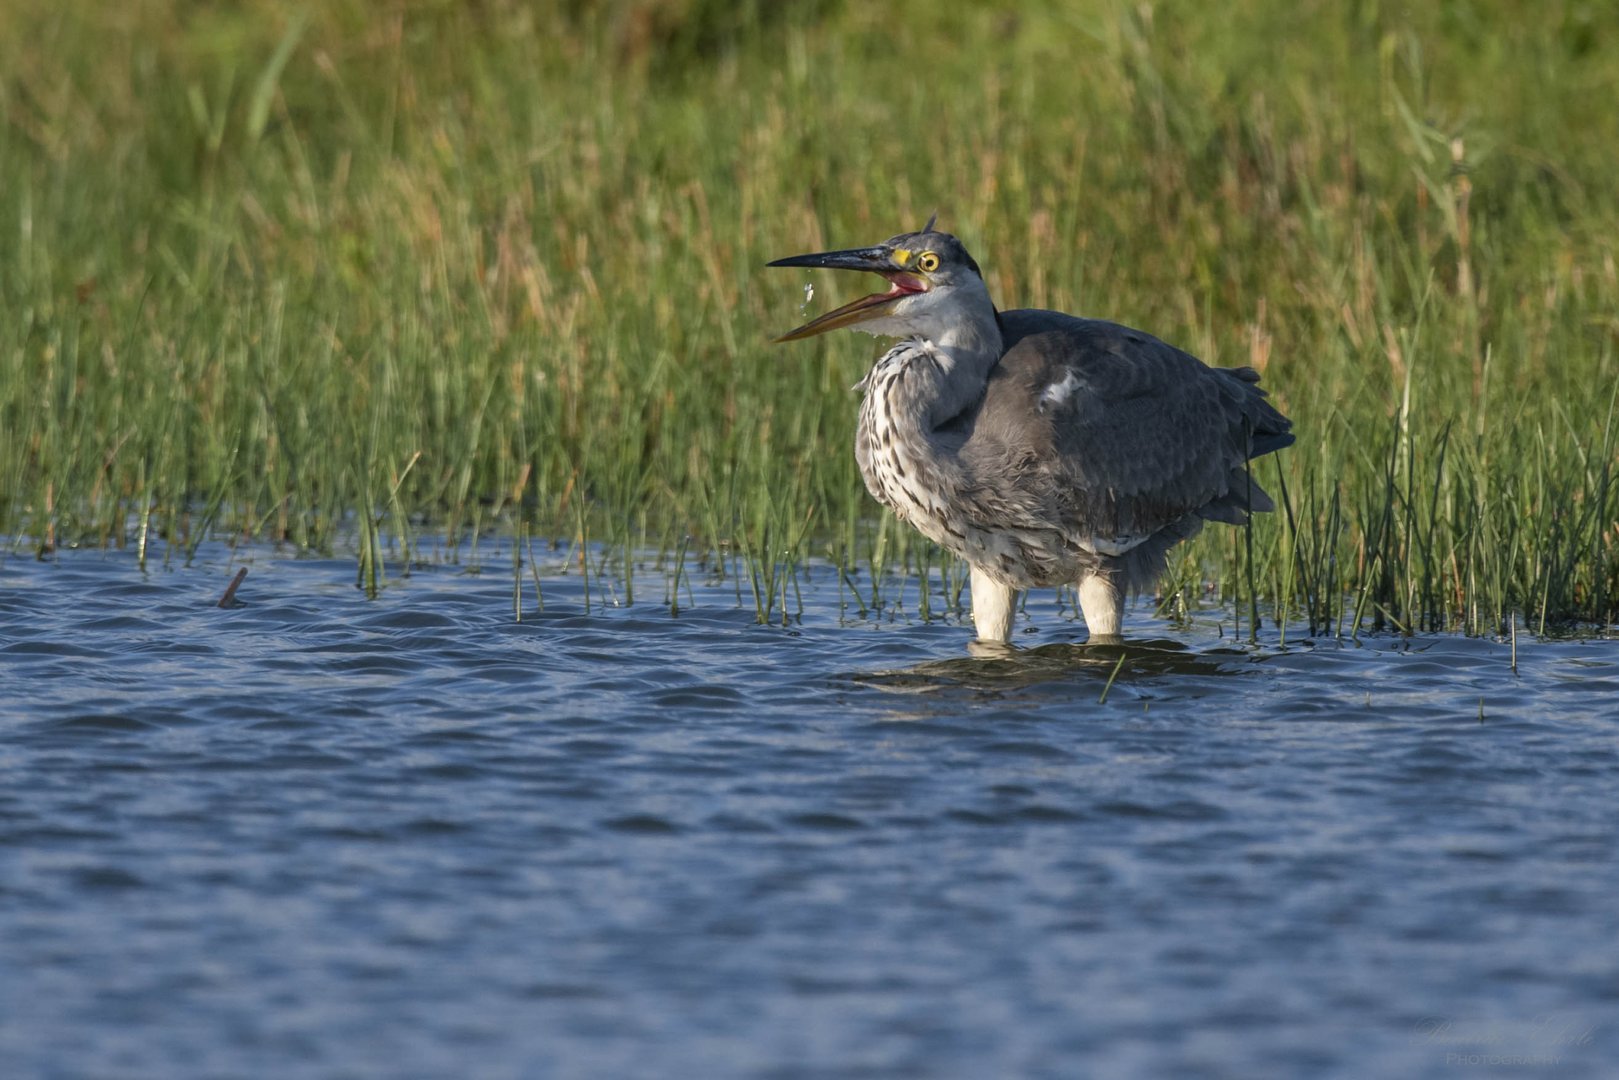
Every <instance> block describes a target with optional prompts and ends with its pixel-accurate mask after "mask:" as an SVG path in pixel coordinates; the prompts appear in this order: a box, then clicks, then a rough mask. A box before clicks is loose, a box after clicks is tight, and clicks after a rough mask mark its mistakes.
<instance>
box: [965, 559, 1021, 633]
mask: <svg viewBox="0 0 1619 1080" xmlns="http://www.w3.org/2000/svg"><path fill="white" fill-rule="evenodd" d="M972 569H973V574H972V582H973V625H974V626H976V627H977V628H978V640H979V641H999V642H1003V643H1004V642H1008V641H1011V640H1012V611H1013V609H1014V608H1015V607H1016V606H1017V590H1016V589H1014V588H1012V586H1010V585H1005V584H1002V583H1001V582H999V581H996V580H995V579H994V578H992V577H990V576H989V575H988V574H986V573H984V572H983V571H982V570H980V569H979V568H978V567H976V566H975V567H973V568H972Z"/></svg>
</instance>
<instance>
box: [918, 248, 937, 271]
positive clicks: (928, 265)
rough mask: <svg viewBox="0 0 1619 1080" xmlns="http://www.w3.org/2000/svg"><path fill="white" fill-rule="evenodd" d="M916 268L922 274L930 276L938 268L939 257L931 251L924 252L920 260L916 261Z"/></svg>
mask: <svg viewBox="0 0 1619 1080" xmlns="http://www.w3.org/2000/svg"><path fill="white" fill-rule="evenodd" d="M916 267H917V269H918V270H921V271H922V272H923V273H924V274H931V273H933V271H935V270H937V269H938V268H939V257H938V256H937V255H935V254H934V253H933V252H931V251H924V252H922V256H921V258H919V259H917V260H916Z"/></svg>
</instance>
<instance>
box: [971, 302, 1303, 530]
mask: <svg viewBox="0 0 1619 1080" xmlns="http://www.w3.org/2000/svg"><path fill="white" fill-rule="evenodd" d="M1001 318H1002V328H1003V335H1004V339H1005V341H1006V345H1007V348H1006V351H1005V353H1004V354H1003V355H1002V357H1001V360H1000V363H999V364H997V365H996V368H995V369H994V371H993V372H992V373H991V377H990V381H989V386H988V389H987V391H986V393H985V396H984V400H983V404H982V405H981V406H980V408H979V410H978V412H977V415H976V416H975V417H974V419H973V423H972V428H971V431H970V432H969V433H968V437H967V438H966V440H965V442H964V445H963V447H962V451H961V456H962V461H963V462H964V464H966V465H967V466H968V468H969V471H970V472H971V473H972V474H974V475H975V476H977V477H979V478H981V482H982V484H984V485H989V486H1000V487H1002V489H1003V490H1000V491H998V492H996V493H994V498H993V499H986V500H985V502H986V503H987V504H989V505H993V506H995V507H996V512H997V513H998V514H1000V515H1002V516H1003V517H1008V518H1011V519H1014V520H1015V521H1016V523H1018V524H1026V525H1033V526H1044V527H1051V526H1052V525H1053V524H1056V525H1057V526H1058V527H1059V528H1062V529H1063V530H1064V531H1065V532H1067V533H1069V534H1070V535H1072V536H1088V537H1139V536H1143V535H1148V534H1152V533H1155V532H1157V531H1158V530H1160V529H1163V528H1166V527H1168V526H1171V525H1174V524H1175V523H1177V522H1180V521H1182V520H1183V519H1185V518H1187V517H1188V516H1193V515H1195V516H1199V517H1207V518H1211V519H1214V520H1220V521H1233V522H1237V523H1240V522H1242V521H1246V520H1247V510H1248V509H1250V508H1251V509H1254V510H1266V509H1270V507H1271V503H1270V499H1269V498H1268V497H1267V496H1266V495H1265V493H1264V491H1263V490H1261V489H1260V488H1259V487H1258V485H1256V484H1251V482H1250V481H1249V480H1248V478H1247V469H1246V462H1247V461H1248V459H1249V458H1251V457H1254V456H1257V455H1258V454H1262V453H1268V452H1270V451H1271V450H1275V449H1280V448H1281V447H1282V446H1286V445H1287V444H1289V443H1291V442H1292V441H1293V436H1292V435H1291V434H1289V433H1288V428H1289V426H1290V425H1289V422H1288V420H1287V419H1286V418H1285V417H1283V416H1282V415H1281V414H1280V413H1279V412H1277V411H1276V409H1275V408H1273V407H1272V406H1271V405H1270V404H1269V403H1268V402H1267V401H1266V400H1265V393H1264V391H1262V390H1260V389H1259V387H1258V385H1257V383H1258V379H1259V376H1258V374H1257V373H1255V372H1254V371H1252V370H1251V369H1248V368H1210V367H1208V366H1207V365H1206V364H1204V363H1203V362H1202V361H1200V360H1198V359H1196V358H1195V357H1193V356H1191V355H1189V354H1187V353H1185V352H1182V351H1181V350H1179V349H1176V348H1174V347H1173V346H1170V345H1167V344H1165V343H1164V342H1162V341H1159V340H1158V339H1157V338H1155V337H1152V336H1151V335H1149V334H1146V333H1143V332H1141V331H1139V330H1132V329H1130V328H1129V327H1125V326H1120V325H1118V324H1116V323H1109V322H1103V321H1100V320H1094V319H1078V318H1074V317H1072V316H1068V315H1062V314H1059V313H1057V312H1048V311H1012V312H1005V313H1003V314H1002V316H1001ZM1008 482H1010V486H1011V487H1012V488H1014V489H1015V490H1005V489H1004V488H1005V486H1006V485H1007V483H1008ZM987 494H989V493H988V492H986V495H987Z"/></svg>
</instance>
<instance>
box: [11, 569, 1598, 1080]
mask: <svg viewBox="0 0 1619 1080" xmlns="http://www.w3.org/2000/svg"><path fill="white" fill-rule="evenodd" d="M204 555H205V556H211V557H207V558H199V560H198V562H197V563H196V564H195V565H194V566H193V567H191V568H189V569H172V570H162V569H158V568H155V567H154V568H153V569H151V570H150V572H148V573H145V574H142V573H141V572H140V570H139V569H138V568H137V566H136V565H135V562H134V559H133V556H132V555H129V554H125V553H112V554H103V553H100V552H95V553H88V552H65V553H62V554H60V555H59V556H57V557H55V559H54V560H53V561H50V562H36V561H34V560H32V559H28V558H22V557H17V556H12V557H10V558H8V559H7V560H6V561H4V562H3V563H0V732H3V737H0V1062H3V1063H4V1064H5V1068H4V1069H0V1073H3V1075H4V1076H6V1077H8V1078H10V1077H36V1076H37V1077H64V1078H66V1077H72V1078H81V1077H109V1078H112V1077H118V1078H124V1077H192V1076H196V1077H268V1076H315V1077H460V1076H475V1077H513V1078H516V1077H592V1078H594V1077H650V1076H659V1077H770V1078H776V1077H780V1078H788V1077H840V1078H841V1077H890V1076H893V1077H922V1076H940V1077H1012V1076H1028V1077H1080V1076H1094V1077H1121V1076H1123V1077H1128V1076H1163V1077H1195V1076H1232V1077H1266V1076H1306V1075H1310V1076H1315V1075H1338V1076H1369V1077H1370V1076H1388V1077H1393V1076H1457V1075H1470V1074H1471V1075H1487V1076H1497V1075H1503V1069H1505V1070H1508V1071H1509V1073H1513V1074H1521V1073H1522V1071H1523V1070H1525V1069H1529V1070H1531V1071H1533V1070H1540V1071H1539V1072H1537V1073H1536V1074H1537V1075H1556V1076H1559V1077H1569V1076H1614V1075H1619V1035H1616V1032H1619V900H1616V897H1619V865H1616V862H1615V852H1616V844H1615V820H1616V817H1619V815H1616V813H1615V809H1616V794H1615V793H1616V792H1619V741H1616V735H1619V643H1615V642H1613V641H1602V640H1586V641H1578V640H1569V641H1541V640H1536V639H1533V638H1531V637H1528V636H1527V635H1523V636H1520V638H1519V642H1518V657H1517V661H1518V666H1517V671H1516V673H1514V671H1513V670H1512V652H1511V648H1510V646H1509V645H1507V644H1502V643H1497V642H1491V641H1480V640H1468V639H1463V638H1458V637H1425V638H1416V639H1413V640H1410V641H1407V640H1405V639H1400V638H1395V637H1373V638H1362V640H1361V641H1360V643H1359V644H1355V643H1353V642H1349V641H1338V640H1331V639H1320V640H1316V641H1313V642H1307V641H1302V640H1301V639H1300V637H1299V635H1297V634H1296V633H1295V634H1294V635H1292V637H1291V640H1290V643H1289V645H1288V646H1287V647H1285V648H1283V647H1281V646H1280V645H1279V644H1278V642H1277V640H1276V635H1275V633H1274V631H1271V632H1269V633H1268V634H1267V635H1266V643H1265V644H1263V645H1262V646H1261V647H1260V648H1258V649H1245V648H1236V647H1234V646H1233V645H1232V643H1231V640H1230V638H1229V637H1225V638H1222V637H1221V636H1219V632H1218V630H1217V627H1216V623H1215V622H1214V621H1213V619H1212V617H1211V618H1210V620H1209V621H1207V622H1201V621H1200V622H1197V623H1196V624H1194V625H1193V626H1192V627H1191V629H1189V630H1187V629H1182V630H1176V629H1174V628H1172V627H1170V626H1168V624H1164V623H1160V622H1156V621H1155V620H1154V619H1153V618H1152V617H1151V615H1150V613H1148V612H1145V611H1137V612H1135V613H1134V614H1132V616H1131V617H1130V619H1129V620H1128V621H1127V630H1128V631H1129V632H1130V633H1132V634H1134V635H1136V636H1137V637H1139V638H1142V639H1145V640H1138V641H1132V642H1131V643H1129V644H1127V645H1126V646H1125V647H1124V649H1123V652H1124V654H1125V659H1124V661H1123V663H1122V664H1121V663H1119V660H1118V657H1119V653H1120V650H1119V649H1117V648H1112V649H1108V648H1101V647H1099V648H1097V649H1095V650H1090V651H1087V650H1086V649H1084V648H1082V647H1080V646H1078V645H1076V644H1074V642H1076V641H1078V640H1080V639H1082V638H1083V636H1084V634H1083V629H1082V627H1081V626H1079V625H1077V624H1075V623H1074V622H1072V621H1070V620H1069V619H1068V617H1066V615H1064V614H1063V613H1060V612H1059V611H1058V608H1057V606H1056V604H1055V602H1054V600H1052V599H1051V597H1050V596H1049V595H1048V596H1046V597H1037V598H1036V599H1035V600H1034V601H1033V602H1031V604H1030V607H1029V623H1028V625H1030V626H1032V627H1034V628H1035V629H1036V631H1037V632H1035V633H1028V634H1024V635H1022V636H1021V637H1020V641H1021V642H1022V643H1023V644H1025V645H1030V646H1034V648H1030V649H1027V650H1025V651H1024V652H1022V653H1020V654H1019V655H1018V656H1016V657H1012V658H1004V657H1003V658H974V657H970V656H968V655H967V653H966V650H965V643H966V640H967V638H968V637H969V636H970V632H969V630H967V629H966V628H964V627H963V626H961V625H959V624H956V623H952V622H950V621H942V622H941V621H934V622H924V621H921V620H918V619H914V618H906V617H885V618H883V619H870V620H867V619H862V618H860V617H859V615H858V613H856V612H852V611H850V610H849V609H848V608H847V607H845V606H844V604H843V601H844V600H846V599H847V597H846V595H844V594H840V591H839V589H838V584H837V578H836V576H835V575H834V573H833V572H832V571H831V570H830V569H826V568H819V569H817V568H812V569H811V570H810V572H809V573H808V574H807V575H806V576H805V577H804V578H803V579H802V580H801V581H800V582H799V588H798V590H797V592H798V593H800V594H801V595H802V603H803V614H802V617H801V618H799V619H797V620H795V621H794V622H793V623H792V625H790V626H788V627H782V626H779V625H778V626H759V625H756V623H755V619H754V607H753V601H752V596H751V592H750V590H748V588H747V587H746V586H745V585H744V586H743V588H742V589H741V591H740V593H739V591H738V588H737V585H736V583H735V582H733V581H730V580H723V581H712V582H707V583H705V582H704V581H703V580H701V578H699V579H697V580H695V581H694V582H693V583H692V584H691V586H690V587H689V589H688V587H687V586H686V585H684V584H683V585H682V587H681V592H680V601H681V610H680V611H679V614H678V616H675V615H672V614H671V612H670V610H669V607H668V606H667V604H665V603H661V602H660V600H661V599H662V598H663V597H664V592H665V589H666V582H665V577H664V576H663V575H662V574H659V573H653V572H648V574H647V575H646V580H645V581H643V582H641V583H640V584H641V588H640V589H638V590H637V592H636V602H635V603H633V604H628V605H627V606H626V605H622V604H621V605H620V606H612V605H611V604H609V605H607V606H606V607H598V606H597V605H595V604H592V606H591V610H590V611H589V613H586V611H585V608H586V604H585V595H586V593H585V587H584V583H583V582H581V580H580V579H579V578H578V577H577V576H575V575H562V574H559V573H556V572H554V571H555V570H556V569H557V568H556V567H554V566H553V567H550V568H549V569H548V572H547V576H546V577H545V578H544V580H543V582H542V584H543V588H544V592H543V595H544V600H545V610H544V611H543V612H539V611H535V610H534V597H533V583H532V581H526V582H525V585H526V587H527V597H526V601H527V605H528V608H529V610H528V611H527V612H526V613H525V616H524V618H523V620H522V621H521V622H520V623H519V622H517V621H515V620H514V618H513V613H512V600H511V593H512V579H511V576H510V569H509V567H510V552H509V551H501V550H499V549H497V548H493V547H491V548H490V549H488V552H487V559H486V562H485V568H486V569H485V572H484V573H483V574H481V575H480V574H472V573H468V572H467V571H466V568H465V566H449V565H438V566H427V567H422V568H419V569H417V570H416V571H415V572H414V573H413V575H412V576H411V577H410V579H409V580H408V581H405V582H399V583H396V584H394V585H392V586H391V587H389V588H387V589H386V590H385V591H384V592H383V594H382V596H381V597H380V599H377V600H374V601H372V600H367V599H365V597H364V596H363V595H362V594H361V593H360V592H358V591H357V590H356V589H355V587H354V580H355V574H354V564H353V562H352V561H346V560H343V561H340V560H330V561H322V560H310V559H292V558H286V557H280V556H277V555H274V554H272V553H269V552H267V551H263V550H260V551H257V552H255V553H252V554H250V555H248V556H247V557H245V559H244V558H243V557H242V556H239V555H238V556H235V557H234V559H233V557H232V555H231V553H230V552H228V551H227V550H226V549H224V548H222V547H220V548H213V549H207V548H205V549H204ZM503 559H504V560H505V562H504V564H503V563H502V560H503ZM559 561H560V560H559ZM238 565H248V566H249V567H250V570H251V572H250V574H249V576H248V577H247V579H246V581H245V582H244V583H243V585H242V587H241V590H240V592H239V594H238V599H239V601H240V606H237V607H234V608H230V609H221V608H220V607H218V606H217V601H218V599H219V597H220V595H221V593H222V592H223V590H224V587H225V585H226V584H227V583H228V582H229V580H230V578H231V576H232V575H233V574H234V572H235V570H236V569H237V566H238ZM502 566H504V567H505V569H502ZM622 586H623V583H622V582H619V583H611V582H609V583H607V584H606V586H598V585H597V583H595V582H592V583H591V589H590V591H591V593H592V594H594V595H596V596H598V597H600V596H602V595H604V591H605V595H606V596H607V597H608V598H609V599H611V598H612V597H615V596H616V597H618V598H619V599H620V600H621V601H622V599H623V598H624V595H625V594H624V590H623V587H622ZM788 591H789V595H790V596H793V594H794V590H791V589H789V590H788ZM739 596H743V597H745V598H746V603H745V604H740V603H739V602H738V601H739ZM911 599H914V590H913V596H912V597H911ZM796 605H797V599H796V598H794V606H795V607H796ZM1115 675H1116V677H1115V678H1114V681H1113V683H1112V685H1111V686H1107V683H1108V679H1109V677H1110V676H1115ZM1104 688H1106V699H1105V701H1102V700H1099V699H1101V698H1102V696H1103V691H1104ZM1492 1058H1496V1059H1500V1060H1496V1061H1494V1062H1493V1063H1492ZM1508 1058H1512V1059H1516V1058H1534V1059H1544V1060H1540V1061H1539V1062H1538V1063H1536V1064H1530V1065H1522V1064H1516V1063H1513V1062H1508V1063H1507V1064H1502V1061H1505V1060H1506V1059H1508ZM1546 1070H1551V1071H1546Z"/></svg>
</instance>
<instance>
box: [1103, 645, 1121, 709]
mask: <svg viewBox="0 0 1619 1080" xmlns="http://www.w3.org/2000/svg"><path fill="white" fill-rule="evenodd" d="M1124 657H1125V654H1124V653H1122V652H1121V653H1120V654H1119V662H1118V663H1116V664H1114V665H1113V674H1111V675H1109V676H1108V677H1107V685H1106V686H1104V687H1102V696H1101V697H1099V698H1097V699H1096V703H1097V704H1098V705H1106V704H1107V692H1108V691H1109V690H1111V689H1113V680H1114V679H1117V678H1118V677H1119V669H1120V668H1122V667H1123V666H1124Z"/></svg>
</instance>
